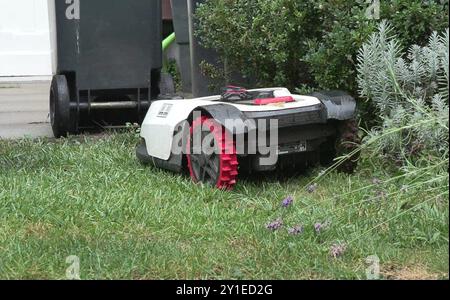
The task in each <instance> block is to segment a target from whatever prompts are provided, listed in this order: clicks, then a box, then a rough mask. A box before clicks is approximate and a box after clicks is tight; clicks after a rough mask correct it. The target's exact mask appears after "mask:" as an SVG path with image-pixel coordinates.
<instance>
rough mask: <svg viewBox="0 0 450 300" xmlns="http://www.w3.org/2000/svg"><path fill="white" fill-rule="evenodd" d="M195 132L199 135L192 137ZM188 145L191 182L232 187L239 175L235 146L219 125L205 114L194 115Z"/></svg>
mask: <svg viewBox="0 0 450 300" xmlns="http://www.w3.org/2000/svg"><path fill="white" fill-rule="evenodd" d="M194 135H196V136H198V137H199V138H198V139H195V138H194ZM200 141H201V143H199V142H200ZM197 143H199V144H200V145H197ZM187 148H188V151H187V153H188V154H187V161H188V167H189V172H190V174H191V178H192V180H193V181H194V182H196V183H197V182H201V183H204V184H209V185H211V186H214V187H217V188H218V189H229V190H231V189H233V187H234V186H235V185H236V178H237V175H238V160H237V154H236V146H235V144H234V141H233V138H232V136H231V134H230V133H229V132H228V131H227V130H226V129H225V128H224V127H223V126H222V125H220V124H219V123H217V122H216V121H214V120H213V119H211V118H208V117H199V118H197V119H196V120H194V122H193V124H192V126H191V134H190V139H189V140H188V143H187Z"/></svg>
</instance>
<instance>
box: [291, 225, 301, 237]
mask: <svg viewBox="0 0 450 300" xmlns="http://www.w3.org/2000/svg"><path fill="white" fill-rule="evenodd" d="M303 231H304V228H303V226H301V225H298V226H295V227H293V228H289V229H288V233H289V234H292V235H298V234H302V233H303Z"/></svg>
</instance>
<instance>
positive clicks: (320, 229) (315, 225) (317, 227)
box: [314, 223, 324, 233]
mask: <svg viewBox="0 0 450 300" xmlns="http://www.w3.org/2000/svg"><path fill="white" fill-rule="evenodd" d="M323 228H324V225H323V224H322V223H316V224H314V230H315V231H316V232H317V233H320V232H321V231H322V229H323Z"/></svg>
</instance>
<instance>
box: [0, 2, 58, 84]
mask: <svg viewBox="0 0 450 300" xmlns="http://www.w3.org/2000/svg"><path fill="white" fill-rule="evenodd" d="M48 11H49V10H48V6H47V0H0V77H1V76H45V75H51V74H52V51H51V49H52V47H51V41H50V24H49V17H48Z"/></svg>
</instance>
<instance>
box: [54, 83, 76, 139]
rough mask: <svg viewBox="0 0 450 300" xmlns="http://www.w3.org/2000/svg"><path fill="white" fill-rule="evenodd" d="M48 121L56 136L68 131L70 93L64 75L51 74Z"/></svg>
mask: <svg viewBox="0 0 450 300" xmlns="http://www.w3.org/2000/svg"><path fill="white" fill-rule="evenodd" d="M50 121H51V125H52V130H53V134H54V135H55V137H56V138H61V137H66V136H67V135H68V134H69V133H70V124H71V122H70V94H69V87H68V85H67V79H66V76H64V75H56V76H53V80H52V85H51V87H50Z"/></svg>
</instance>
